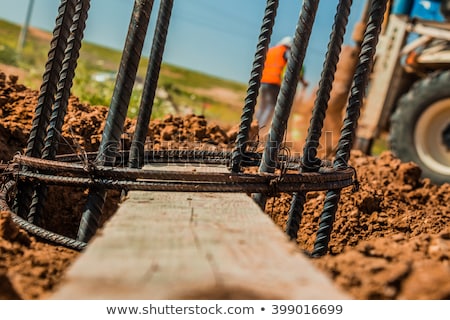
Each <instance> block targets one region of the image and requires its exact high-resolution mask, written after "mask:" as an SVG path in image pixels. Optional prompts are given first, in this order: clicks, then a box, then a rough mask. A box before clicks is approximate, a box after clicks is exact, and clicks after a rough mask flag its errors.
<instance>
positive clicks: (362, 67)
mask: <svg viewBox="0 0 450 320" xmlns="http://www.w3.org/2000/svg"><path fill="white" fill-rule="evenodd" d="M386 3H387V0H373V1H372V6H371V8H370V13H369V21H368V23H367V27H366V31H365V34H364V40H363V43H362V45H361V53H360V55H359V62H358V66H357V67H356V71H355V76H354V78H353V85H352V88H351V94H350V97H349V102H348V106H347V110H346V116H345V119H344V125H343V128H342V130H341V137H340V139H339V143H338V149H337V151H336V158H335V160H334V168H335V169H339V170H340V169H345V168H347V167H348V160H349V158H350V151H351V148H352V145H353V139H354V135H355V131H356V126H357V122H358V118H359V115H360V109H361V104H362V100H363V98H364V93H365V89H366V86H367V83H368V80H369V74H370V71H371V68H372V64H373V58H374V55H375V51H376V46H377V43H378V37H379V34H380V31H381V25H382V23H383V18H384V12H385V11H386ZM340 196H341V190H330V191H328V192H327V195H326V197H325V203H324V208H323V211H322V214H321V216H320V222H319V230H318V231H317V238H316V241H315V243H314V250H313V252H312V256H313V257H319V256H322V255H324V254H326V253H327V251H328V244H329V242H330V236H331V231H332V229H333V223H334V219H335V215H336V211H337V206H338V203H339V200H340Z"/></svg>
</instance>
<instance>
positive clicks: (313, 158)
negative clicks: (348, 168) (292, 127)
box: [286, 0, 353, 239]
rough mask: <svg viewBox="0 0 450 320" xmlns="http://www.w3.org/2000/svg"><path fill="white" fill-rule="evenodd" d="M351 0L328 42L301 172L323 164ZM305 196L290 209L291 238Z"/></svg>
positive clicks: (343, 4) (344, 2) (343, 2)
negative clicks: (322, 138)
mask: <svg viewBox="0 0 450 320" xmlns="http://www.w3.org/2000/svg"><path fill="white" fill-rule="evenodd" d="M352 2H353V1H352V0H340V1H339V4H338V6H337V10H336V15H335V16H334V24H333V29H332V32H331V36H330V41H329V43H328V50H327V54H326V56H325V61H324V65H323V71H322V75H321V80H320V82H319V89H318V91H317V98H316V100H315V102H314V108H313V113H312V117H311V121H310V125H309V129H308V135H307V138H306V143H305V146H304V148H303V157H302V167H301V170H302V171H317V170H318V169H319V168H320V165H321V163H322V161H321V160H320V159H318V158H317V147H318V146H319V140H320V136H321V134H322V129H323V123H324V120H325V115H326V111H327V108H328V101H329V100H330V93H331V88H332V86H333V81H334V74H335V73H336V67H337V63H338V61H339V54H340V53H341V46H342V43H343V40H344V34H345V30H346V27H347V23H348V16H349V15H350V7H351V5H352ZM305 199H306V194H294V195H293V197H292V201H291V206H290V208H289V218H288V221H287V226H286V233H287V234H288V236H289V237H290V238H291V239H296V238H297V232H298V230H299V228H300V223H301V219H302V213H303V205H304V203H305Z"/></svg>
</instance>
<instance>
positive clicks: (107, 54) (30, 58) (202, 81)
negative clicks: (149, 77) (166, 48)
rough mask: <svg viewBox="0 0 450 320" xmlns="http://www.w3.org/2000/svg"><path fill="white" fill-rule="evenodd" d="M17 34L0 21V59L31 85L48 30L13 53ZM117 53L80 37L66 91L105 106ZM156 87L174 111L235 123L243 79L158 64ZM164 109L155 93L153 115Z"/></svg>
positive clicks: (136, 97)
mask: <svg viewBox="0 0 450 320" xmlns="http://www.w3.org/2000/svg"><path fill="white" fill-rule="evenodd" d="M19 33H20V27H19V26H17V25H14V24H11V23H9V22H6V21H3V20H0V63H2V64H7V65H12V66H15V67H18V68H20V69H21V70H23V71H24V72H25V74H26V77H25V78H21V79H20V81H21V82H22V83H24V84H25V85H27V86H29V87H30V88H33V89H37V88H39V86H40V82H41V80H42V73H43V71H44V67H45V63H46V61H47V54H48V50H49V45H50V40H51V34H50V33H45V32H42V31H39V32H32V31H31V32H29V33H28V38H27V42H26V46H25V48H24V49H23V52H22V53H21V54H20V55H19V54H18V53H17V52H16V49H15V48H16V47H17V39H18V36H19ZM120 58H121V52H120V51H118V50H113V49H109V48H106V47H102V46H98V45H95V44H92V43H88V42H83V46H82V48H81V52H80V58H79V60H78V66H77V69H76V76H75V79H74V85H73V87H72V93H73V94H74V95H76V96H78V97H79V98H80V100H82V101H86V102H88V103H90V104H91V105H103V106H109V104H110V99H111V96H112V93H113V88H114V78H115V73H116V72H117V70H118V67H119V63H120ZM147 64H148V58H143V59H141V63H140V66H139V71H138V78H139V79H140V83H141V85H135V89H134V91H133V95H132V98H131V101H130V106H129V112H128V116H129V117H136V116H137V112H138V107H139V103H140V97H141V95H142V83H143V80H144V79H145V74H146V68H147ZM98 74H101V75H110V77H109V78H108V79H105V80H104V81H95V80H94V76H95V75H98ZM158 87H159V88H164V89H165V91H167V93H168V94H169V97H170V100H171V101H172V103H173V104H175V105H176V106H177V107H178V110H177V111H178V112H180V113H183V112H186V111H187V110H189V111H192V112H194V113H196V114H204V115H205V116H206V117H207V118H209V119H212V120H215V121H217V122H219V123H222V124H235V123H237V122H238V120H239V117H240V113H241V108H242V103H243V101H244V97H245V91H246V85H244V84H240V83H236V82H233V81H228V80H224V79H220V78H217V77H212V76H209V75H205V74H203V73H200V72H196V71H192V70H187V69H184V68H181V67H177V66H172V65H168V64H163V65H162V69H161V74H160V78H159V82H158ZM217 88H220V89H221V90H226V92H229V93H231V96H232V97H233V99H231V100H230V99H228V98H227V97H223V96H220V95H217V94H216V92H215V91H214V89H217ZM227 96H228V97H229V96H230V95H227ZM169 111H171V110H169ZM166 113H167V107H166V104H165V101H164V99H161V98H158V97H157V98H156V99H155V102H154V106H153V113H152V115H153V118H161V117H163V116H164V115H165V114H166Z"/></svg>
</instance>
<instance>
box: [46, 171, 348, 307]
mask: <svg viewBox="0 0 450 320" xmlns="http://www.w3.org/2000/svg"><path fill="white" fill-rule="evenodd" d="M184 170H192V168H189V167H184ZM196 170H198V168H197V169H196ZM203 170H204V168H203ZM209 170H211V169H209ZM212 170H214V171H217V170H223V169H218V168H213V169H212ZM346 298H347V296H346V295H344V294H343V293H341V292H340V291H339V290H338V289H336V288H335V286H334V285H333V284H332V282H331V281H330V279H328V278H327V277H326V276H325V275H324V274H322V273H321V272H319V271H318V270H316V269H315V268H314V267H313V265H312V264H311V262H310V261H309V260H308V259H307V258H306V257H304V256H303V254H302V253H300V252H299V250H298V248H297V247H296V246H295V245H294V244H293V243H291V242H289V241H288V240H287V238H286V237H285V235H284V233H283V232H282V231H281V230H280V228H278V227H277V226H276V225H275V224H274V223H273V222H272V220H271V219H270V218H269V217H268V216H267V215H266V214H264V213H263V212H262V211H261V210H260V209H259V207H258V206H257V205H256V204H255V203H254V202H253V201H252V200H251V198H250V197H248V196H247V195H245V194H235V193H183V192H172V193H163V192H141V191H139V192H138V191H135V192H130V194H129V198H128V199H127V200H126V201H125V202H124V203H123V204H122V205H121V206H120V208H119V210H118V212H117V213H116V214H115V215H114V216H113V217H112V219H111V220H110V221H109V222H108V223H107V224H106V226H105V228H104V229H103V230H101V231H100V232H99V234H98V235H96V237H95V238H94V239H93V241H92V242H91V244H90V245H89V247H88V248H87V249H86V251H85V252H84V253H83V254H82V256H81V257H80V258H79V259H78V260H77V261H76V262H75V263H74V265H73V266H72V268H71V269H70V270H69V272H68V273H67V275H66V279H65V281H64V284H63V285H62V286H61V287H60V289H59V290H58V291H57V292H56V293H55V295H54V296H53V297H52V299H119V300H120V299H154V300H155V299H346Z"/></svg>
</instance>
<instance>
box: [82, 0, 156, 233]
mask: <svg viewBox="0 0 450 320" xmlns="http://www.w3.org/2000/svg"><path fill="white" fill-rule="evenodd" d="M152 7H153V0H135V3H134V7H133V12H132V17H131V20H130V25H129V29H128V34H127V38H126V41H125V46H124V49H123V54H122V59H121V62H120V67H119V72H118V74H117V79H116V84H115V87H114V92H113V96H112V99H111V105H110V108H109V111H108V116H107V119H106V124H105V129H104V131H103V135H102V141H101V143H100V148H99V153H98V156H97V159H96V163H98V164H104V165H113V164H114V162H115V158H116V153H117V150H118V149H119V143H120V136H121V135H122V133H123V127H124V123H125V118H126V115H127V110H128V104H129V102H130V98H131V93H132V90H133V85H134V81H135V80H136V73H137V69H138V65H139V60H140V57H141V53H142V47H143V45H144V40H145V35H146V33H147V27H148V22H149V19H150V14H151V10H152ZM105 197H106V190H105V189H104V188H101V187H94V188H92V189H90V190H89V195H88V199H87V203H86V208H85V211H84V212H83V215H82V218H81V222H80V227H79V230H78V236H77V239H78V240H80V241H83V242H88V241H89V240H90V238H91V237H92V236H93V235H94V234H95V232H96V231H97V228H98V221H99V218H100V215H101V213H102V209H103V205H104V203H105Z"/></svg>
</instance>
